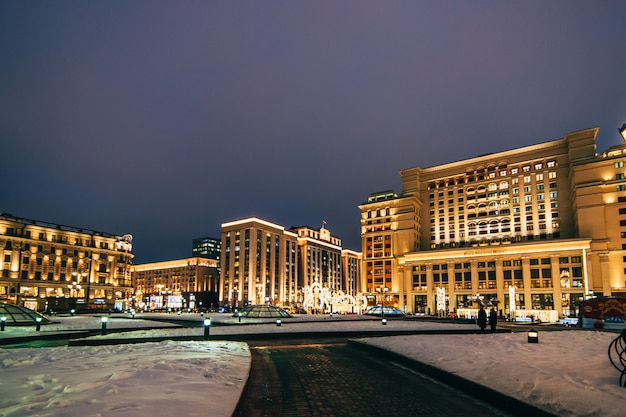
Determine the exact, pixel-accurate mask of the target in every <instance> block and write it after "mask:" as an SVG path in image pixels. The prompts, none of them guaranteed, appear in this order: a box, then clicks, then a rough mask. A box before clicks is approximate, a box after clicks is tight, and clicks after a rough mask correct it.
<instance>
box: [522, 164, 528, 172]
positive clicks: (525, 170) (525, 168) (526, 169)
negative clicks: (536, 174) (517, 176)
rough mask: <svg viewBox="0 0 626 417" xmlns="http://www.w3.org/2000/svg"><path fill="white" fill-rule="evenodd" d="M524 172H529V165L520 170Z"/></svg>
mask: <svg viewBox="0 0 626 417" xmlns="http://www.w3.org/2000/svg"><path fill="white" fill-rule="evenodd" d="M522 169H523V170H524V172H528V171H530V165H526V166H525V167H524V168H522Z"/></svg>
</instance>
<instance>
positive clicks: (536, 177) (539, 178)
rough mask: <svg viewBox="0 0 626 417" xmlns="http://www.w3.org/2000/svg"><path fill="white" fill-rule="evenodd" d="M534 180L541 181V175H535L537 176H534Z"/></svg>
mask: <svg viewBox="0 0 626 417" xmlns="http://www.w3.org/2000/svg"><path fill="white" fill-rule="evenodd" d="M535 179H536V180H537V181H543V174H537V175H536V176H535Z"/></svg>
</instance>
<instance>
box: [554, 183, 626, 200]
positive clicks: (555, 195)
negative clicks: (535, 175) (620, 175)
mask: <svg viewBox="0 0 626 417" xmlns="http://www.w3.org/2000/svg"><path fill="white" fill-rule="evenodd" d="M624 187H626V186H624ZM557 197H558V193H557V192H556V191H552V192H550V198H557Z"/></svg>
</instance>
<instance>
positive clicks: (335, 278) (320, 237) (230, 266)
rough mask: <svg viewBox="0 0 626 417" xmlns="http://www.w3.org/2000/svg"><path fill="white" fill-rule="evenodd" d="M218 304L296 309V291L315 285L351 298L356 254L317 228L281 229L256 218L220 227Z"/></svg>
mask: <svg viewBox="0 0 626 417" xmlns="http://www.w3.org/2000/svg"><path fill="white" fill-rule="evenodd" d="M222 248H223V250H222V258H221V263H220V265H221V270H220V272H221V277H222V279H221V286H220V300H222V302H223V303H224V304H229V305H231V306H234V307H242V306H244V305H247V304H263V303H270V304H278V305H284V306H300V305H301V303H302V297H303V295H302V288H303V287H304V286H310V285H312V284H314V283H318V284H319V285H321V286H322V287H326V288H329V289H330V290H335V291H339V290H341V291H343V292H345V293H347V294H350V295H355V294H356V291H358V288H359V286H360V275H359V274H360V253H358V252H354V251H349V250H344V249H342V248H341V239H339V238H337V237H335V236H332V235H331V233H330V231H329V230H328V229H327V228H325V227H322V228H320V229H313V228H310V227H293V228H290V229H289V230H285V228H284V227H283V226H280V225H278V224H274V223H270V222H268V221H265V220H261V219H258V218H254V217H252V218H247V219H242V220H237V221H233V222H229V223H223V224H222Z"/></svg>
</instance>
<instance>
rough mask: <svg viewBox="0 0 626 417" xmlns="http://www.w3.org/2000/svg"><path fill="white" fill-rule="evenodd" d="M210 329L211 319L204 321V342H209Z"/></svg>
mask: <svg viewBox="0 0 626 417" xmlns="http://www.w3.org/2000/svg"><path fill="white" fill-rule="evenodd" d="M210 328H211V319H204V340H209V332H210V330H209V329H210Z"/></svg>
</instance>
